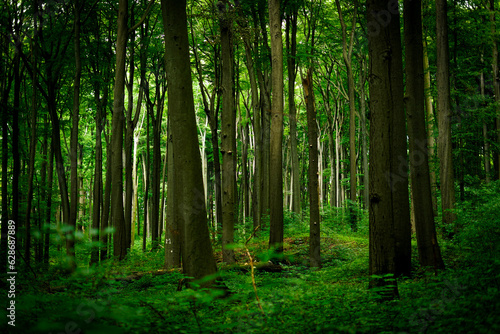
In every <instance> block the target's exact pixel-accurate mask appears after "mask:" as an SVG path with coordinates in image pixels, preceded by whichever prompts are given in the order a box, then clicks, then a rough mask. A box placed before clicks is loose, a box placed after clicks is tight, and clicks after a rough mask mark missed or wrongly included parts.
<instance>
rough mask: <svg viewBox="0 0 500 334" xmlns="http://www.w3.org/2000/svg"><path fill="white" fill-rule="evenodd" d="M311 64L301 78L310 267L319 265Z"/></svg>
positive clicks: (316, 151) (316, 168)
mask: <svg viewBox="0 0 500 334" xmlns="http://www.w3.org/2000/svg"><path fill="white" fill-rule="evenodd" d="M312 72H313V70H312V66H311V67H309V69H308V70H307V74H306V77H305V78H304V77H303V78H302V85H303V87H304V99H305V101H306V110H307V135H308V142H309V172H308V188H309V263H310V266H311V267H321V257H320V212H319V205H320V197H319V180H318V178H319V176H318V123H317V122H316V107H315V105H314V90H313V73H312Z"/></svg>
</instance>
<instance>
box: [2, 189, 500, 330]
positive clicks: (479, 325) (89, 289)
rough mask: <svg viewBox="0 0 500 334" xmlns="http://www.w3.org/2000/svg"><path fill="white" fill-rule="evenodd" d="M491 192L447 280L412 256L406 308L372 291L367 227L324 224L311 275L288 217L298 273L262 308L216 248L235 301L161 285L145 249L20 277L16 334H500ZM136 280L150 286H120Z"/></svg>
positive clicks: (241, 257)
mask: <svg viewBox="0 0 500 334" xmlns="http://www.w3.org/2000/svg"><path fill="white" fill-rule="evenodd" d="M492 187H493V188H488V189H483V191H482V192H477V194H475V195H474V196H478V198H475V199H474V198H473V200H471V201H469V202H466V203H463V204H462V205H461V206H460V207H459V208H458V210H457V215H458V224H459V225H460V232H459V233H458V234H457V235H456V236H455V237H454V238H453V239H452V240H440V244H441V247H442V249H443V254H444V257H445V262H446V265H447V269H446V270H445V271H442V272H438V273H429V272H428V271H425V270H423V269H422V268H419V267H418V259H417V257H416V244H415V243H414V244H413V248H414V249H413V250H414V252H413V253H414V256H413V257H414V258H413V265H414V267H415V268H414V269H415V270H414V273H415V274H414V276H413V277H411V278H405V279H399V280H398V286H399V293H400V298H399V299H397V300H394V301H390V302H380V300H379V299H378V298H377V292H376V291H373V290H369V289H368V288H367V287H368V280H369V278H370V277H369V275H368V235H367V225H368V222H367V219H366V215H365V216H364V217H363V219H362V221H361V222H360V226H359V232H357V233H352V232H350V231H349V229H348V225H347V222H346V221H345V220H344V219H343V218H342V215H341V213H340V214H339V212H333V210H330V211H325V212H324V215H323V224H322V240H321V242H322V246H321V254H322V262H323V267H322V268H321V269H320V270H317V269H311V268H309V267H308V266H307V262H308V261H307V257H308V238H309V236H308V223H307V219H303V218H301V217H299V216H297V215H294V214H291V213H286V215H285V236H286V237H285V243H284V253H285V255H286V259H287V260H288V262H287V263H288V265H283V267H284V270H283V271H282V272H278V273H269V272H256V274H255V281H256V286H257V294H258V298H259V302H258V301H257V298H256V294H255V291H254V289H253V286H252V277H251V274H250V272H248V271H243V270H240V269H239V268H231V267H228V266H225V265H223V264H222V263H220V259H221V256H220V249H218V248H216V256H217V258H218V260H219V269H220V270H219V273H220V276H221V278H222V279H223V281H224V282H225V284H226V286H227V287H228V288H229V290H230V291H231V292H232V293H231V294H230V295H229V296H226V297H225V298H221V296H220V291H216V290H214V291H211V290H198V291H194V290H189V289H183V290H182V291H178V285H179V280H180V279H182V277H183V275H182V274H181V273H180V272H179V271H177V270H172V271H169V272H168V273H163V274H160V275H155V272H157V271H158V270H159V269H162V264H163V252H162V251H161V250H160V251H159V252H148V253H145V254H143V253H142V251H141V248H140V247H141V246H140V245H141V241H140V240H137V241H136V245H135V247H134V249H133V251H132V253H131V254H130V256H129V257H128V258H127V259H126V260H125V261H123V262H121V263H119V264H115V263H111V262H106V263H104V264H103V265H101V266H99V267H93V268H83V267H82V268H79V269H78V271H77V272H76V273H74V274H73V275H71V276H67V275H66V274H64V272H63V271H62V270H60V267H59V266H58V265H57V264H54V265H52V266H51V269H50V270H48V271H46V272H45V273H44V274H38V275H37V277H36V278H34V277H33V273H31V272H30V271H28V270H23V271H19V275H18V283H17V285H16V288H17V293H16V305H17V307H16V330H17V332H19V333H106V334H111V333H450V332H455V333H471V332H474V333H497V332H500V256H498V255H499V244H500V242H499V241H500V228H499V227H500V224H499V223H500V221H499V217H498V212H500V211H498V209H499V207H498V205H500V204H499V203H500V191H499V190H500V189H499V188H500V186H499V185H495V186H492ZM495 187H496V188H495ZM478 199H480V200H481V201H482V202H480V203H481V205H478V204H477V203H478V202H477V200H478ZM249 224H250V223H249ZM250 230H251V229H250V227H245V226H240V228H239V231H240V234H239V235H238V237H237V240H236V241H237V242H238V243H242V241H243V240H244V239H245V238H246V237H248V233H250V232H248V231H250ZM243 231H246V233H245V235H244V234H243ZM267 233H268V232H267V231H265V230H264V231H262V232H261V233H260V234H259V235H258V236H257V237H256V238H254V239H252V241H251V242H250V244H249V249H250V252H251V253H252V254H253V255H254V256H257V258H258V259H260V260H261V261H265V260H267V258H269V252H268V250H267V235H268V234H267ZM79 247H82V249H83V247H85V246H84V245H83V244H82V245H80V246H79ZM235 251H236V254H237V259H238V262H239V263H240V264H244V263H246V262H248V259H247V257H246V255H245V252H244V250H243V249H242V248H236V249H235ZM80 253H82V252H80ZM55 258H57V257H55ZM80 260H81V262H80V263H82V262H83V259H80ZM138 272H142V273H149V274H145V275H143V276H141V277H140V278H138V279H134V280H129V281H120V280H116V278H117V277H125V276H128V275H131V274H134V273H135V274H137V273H138ZM259 304H260V307H262V309H261V308H260V307H259ZM2 312H5V309H2ZM1 316H2V317H3V318H4V319H5V317H6V315H5V314H1ZM11 329H12V328H11Z"/></svg>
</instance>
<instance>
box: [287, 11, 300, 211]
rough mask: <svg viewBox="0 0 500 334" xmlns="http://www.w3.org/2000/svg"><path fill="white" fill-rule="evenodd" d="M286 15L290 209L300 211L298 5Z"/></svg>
mask: <svg viewBox="0 0 500 334" xmlns="http://www.w3.org/2000/svg"><path fill="white" fill-rule="evenodd" d="M289 11H290V12H289V13H287V16H286V31H287V33H286V49H287V54H288V57H287V73H288V113H289V115H290V154H291V178H292V181H291V184H292V185H291V192H292V196H291V203H290V210H291V211H293V212H295V213H300V210H301V205H300V176H299V175H300V165H299V154H298V151H297V107H296V105H295V77H296V75H297V61H296V59H295V58H296V56H297V16H298V5H297V4H292V8H291V9H289Z"/></svg>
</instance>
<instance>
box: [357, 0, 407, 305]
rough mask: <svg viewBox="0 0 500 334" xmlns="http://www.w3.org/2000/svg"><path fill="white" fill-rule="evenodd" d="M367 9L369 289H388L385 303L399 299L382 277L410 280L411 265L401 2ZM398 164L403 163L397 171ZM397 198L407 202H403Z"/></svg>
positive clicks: (375, 0) (371, 1)
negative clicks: (400, 27) (374, 276)
mask: <svg viewBox="0 0 500 334" xmlns="http://www.w3.org/2000/svg"><path fill="white" fill-rule="evenodd" d="M366 4H367V22H368V23H367V29H368V42H369V44H368V48H369V53H368V55H369V59H370V68H369V90H370V101H371V104H370V106H371V117H370V176H369V180H370V181H369V182H370V184H369V189H370V207H369V224H370V227H369V241H370V245H369V270H370V275H378V278H377V279H373V280H372V281H371V284H370V285H371V286H372V287H373V286H379V285H382V286H384V285H389V286H390V287H392V288H389V289H388V290H387V291H386V292H385V293H386V297H387V298H393V297H395V296H397V295H398V290H397V285H396V284H395V282H390V281H389V280H387V279H386V278H385V277H384V275H387V274H393V275H398V274H403V273H404V274H406V273H407V271H408V269H409V268H410V264H411V262H410V257H409V253H408V250H407V247H408V246H409V245H410V234H409V233H408V232H409V230H410V226H409V224H410V221H409V207H408V190H407V188H408V184H407V177H405V172H406V171H405V165H404V164H405V163H406V154H405V153H403V152H401V151H399V150H398V149H399V148H400V147H398V146H397V143H396V142H398V141H399V142H403V143H406V140H405V138H404V137H401V134H404V128H405V127H404V109H403V90H402V87H403V67H402V54H401V37H400V32H399V10H398V2H397V1H391V2H389V4H388V3H387V1H385V0H368V1H367V2H366ZM391 4H392V5H391ZM377 19H378V20H377ZM382 20H383V21H382ZM380 21H382V22H383V23H384V24H380V23H379V22H380ZM401 123H403V124H401ZM398 127H399V129H398ZM401 127H402V131H401ZM398 130H399V133H398ZM398 135H399V136H398ZM400 146H402V145H400ZM405 146H406V144H405ZM395 158H399V159H400V160H401V161H400V162H399V165H397V164H395V163H394V162H395V160H396V159H395ZM400 169H402V170H403V173H401V174H402V175H400V174H399V172H398V170H400ZM405 180H406V182H405ZM403 187H406V194H405V192H404V190H403V189H402V188H403ZM398 197H403V198H402V199H401V201H400V202H398ZM405 201H406V205H405ZM403 232H404V233H403ZM410 250H411V248H410Z"/></svg>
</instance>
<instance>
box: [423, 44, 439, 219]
mask: <svg viewBox="0 0 500 334" xmlns="http://www.w3.org/2000/svg"><path fill="white" fill-rule="evenodd" d="M423 43H424V51H423V52H424V93H425V112H426V115H427V119H426V121H427V153H428V154H429V158H430V160H434V156H435V153H434V147H435V144H436V141H435V136H434V129H435V127H434V123H435V120H434V111H433V106H432V92H431V70H430V67H429V57H428V55H427V41H426V40H425V39H424V40H423ZM429 168H430V179H431V196H432V210H433V212H434V217H436V216H437V180H436V171H435V168H434V163H432V162H431V164H430V165H429Z"/></svg>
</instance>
